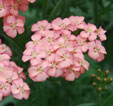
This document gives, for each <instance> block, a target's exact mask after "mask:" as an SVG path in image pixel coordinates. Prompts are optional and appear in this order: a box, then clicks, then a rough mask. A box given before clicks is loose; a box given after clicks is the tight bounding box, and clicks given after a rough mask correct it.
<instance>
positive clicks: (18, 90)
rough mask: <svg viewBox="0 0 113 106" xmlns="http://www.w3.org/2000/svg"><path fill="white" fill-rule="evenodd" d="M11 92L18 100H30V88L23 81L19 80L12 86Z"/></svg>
mask: <svg viewBox="0 0 113 106" xmlns="http://www.w3.org/2000/svg"><path fill="white" fill-rule="evenodd" d="M11 92H12V94H13V96H14V98H16V99H19V100H21V99H23V98H24V99H28V97H29V94H30V88H29V86H28V85H27V84H26V83H25V82H23V80H22V79H17V80H15V81H14V82H13V85H12V86H11Z"/></svg>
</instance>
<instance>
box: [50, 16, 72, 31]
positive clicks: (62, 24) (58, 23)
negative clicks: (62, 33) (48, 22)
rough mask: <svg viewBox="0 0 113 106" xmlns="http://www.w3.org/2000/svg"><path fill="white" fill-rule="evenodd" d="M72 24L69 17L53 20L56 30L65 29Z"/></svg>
mask: <svg viewBox="0 0 113 106" xmlns="http://www.w3.org/2000/svg"><path fill="white" fill-rule="evenodd" d="M69 25H70V20H69V19H68V18H65V19H63V20H62V19H61V18H56V19H55V20H53V21H52V27H53V29H54V30H65V29H67V27H68V26H69Z"/></svg>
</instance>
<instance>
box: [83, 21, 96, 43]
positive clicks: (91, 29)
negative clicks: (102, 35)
mask: <svg viewBox="0 0 113 106" xmlns="http://www.w3.org/2000/svg"><path fill="white" fill-rule="evenodd" d="M84 30H85V31H86V33H85V32H84V33H85V35H86V34H88V35H89V36H88V39H89V40H90V41H93V40H96V38H97V33H96V32H95V31H96V30H97V28H96V26H95V25H94V24H90V23H88V24H86V26H85V27H84ZM82 37H83V35H82Z"/></svg>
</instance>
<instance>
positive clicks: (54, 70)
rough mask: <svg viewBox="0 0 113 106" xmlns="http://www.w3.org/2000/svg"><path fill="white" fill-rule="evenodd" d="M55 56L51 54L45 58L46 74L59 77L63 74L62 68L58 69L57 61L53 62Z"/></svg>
mask: <svg viewBox="0 0 113 106" xmlns="http://www.w3.org/2000/svg"><path fill="white" fill-rule="evenodd" d="M55 59H56V55H55V54H51V55H50V56H49V57H48V56H47V59H46V61H47V64H48V65H47V66H48V67H47V68H46V69H47V74H48V75H49V76H54V77H59V76H61V75H62V74H63V70H62V68H60V67H59V64H58V62H57V61H55Z"/></svg>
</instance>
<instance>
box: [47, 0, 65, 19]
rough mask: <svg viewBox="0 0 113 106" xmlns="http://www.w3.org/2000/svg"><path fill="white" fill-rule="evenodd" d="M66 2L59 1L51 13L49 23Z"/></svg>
mask: <svg viewBox="0 0 113 106" xmlns="http://www.w3.org/2000/svg"><path fill="white" fill-rule="evenodd" d="M64 1H65V0H59V1H58V3H57V4H56V6H55V7H54V9H53V11H52V12H51V14H50V16H49V19H48V20H49V21H51V20H52V19H53V18H54V17H55V14H56V13H57V11H59V10H60V8H61V7H62V5H63V4H64Z"/></svg>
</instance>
